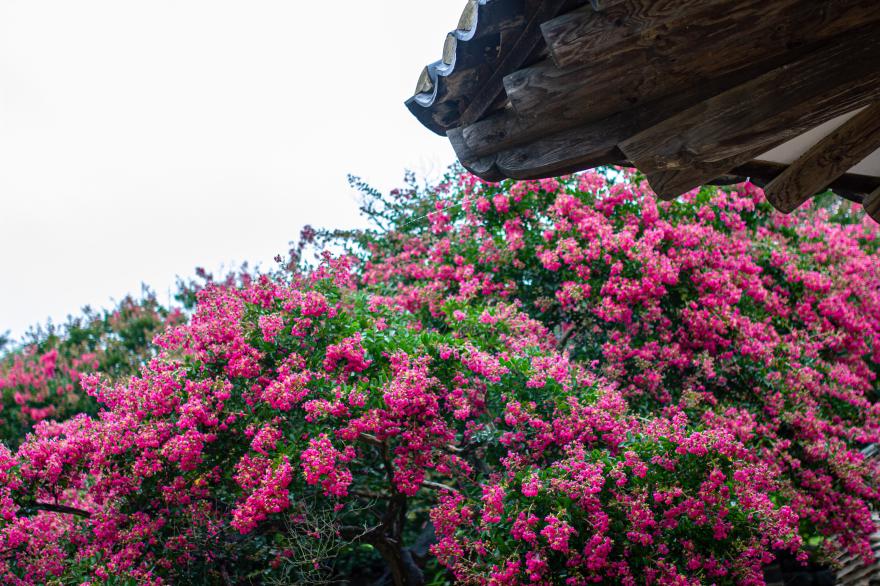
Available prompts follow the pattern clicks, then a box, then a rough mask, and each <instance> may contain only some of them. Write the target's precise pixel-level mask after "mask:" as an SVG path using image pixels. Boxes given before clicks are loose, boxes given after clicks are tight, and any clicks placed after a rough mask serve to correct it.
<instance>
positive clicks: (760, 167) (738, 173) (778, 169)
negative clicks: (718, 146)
mask: <svg viewBox="0 0 880 586" xmlns="http://www.w3.org/2000/svg"><path fill="white" fill-rule="evenodd" d="M787 168H788V165H785V164H783V163H775V162H773V161H762V160H755V161H749V162H748V163H745V164H743V165H740V166H738V167H735V168H734V169H731V170H730V172H729V174H728V175H722V176H720V177H717V178H715V179H713V180H712V181H711V183H717V184H719V185H727V184H730V183H740V182H742V181H745V180H746V179H749V180H750V181H751V182H752V183H754V184H755V185H758V186H760V187H762V188H763V187H764V186H765V185H767V184H768V183H770V182H771V181H773V180H774V179H776V178H777V177H779V175H781V174H782V172H783V171H785V170H786V169H787ZM725 178H727V179H730V180H726V179H725ZM878 187H880V176H878V177H874V176H871V175H862V174H859V173H847V174H845V175H841V176H840V177H838V178H837V179H835V180H834V181H832V182H831V184H829V185H828V189H831V190H832V191H834V192H835V193H837V194H838V195H840V196H841V197H843V198H845V199H848V200H850V201H854V202H856V203H862V200H864V198H865V197H866V196H867V194H869V193H871V192H872V191H874V190H875V189H877V188H878Z"/></svg>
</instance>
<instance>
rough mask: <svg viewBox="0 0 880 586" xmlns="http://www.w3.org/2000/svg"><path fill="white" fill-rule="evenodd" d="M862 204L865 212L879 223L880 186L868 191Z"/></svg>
mask: <svg viewBox="0 0 880 586" xmlns="http://www.w3.org/2000/svg"><path fill="white" fill-rule="evenodd" d="M862 205H863V206H865V213H867V214H868V215H869V216H871V218H872V219H873V220H874V221H875V222H877V223H880V187H878V188H877V189H875V190H874V191H872V192H871V193H869V194H868V195H867V197H865V200H864V202H863V203H862Z"/></svg>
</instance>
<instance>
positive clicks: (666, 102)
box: [447, 71, 755, 179]
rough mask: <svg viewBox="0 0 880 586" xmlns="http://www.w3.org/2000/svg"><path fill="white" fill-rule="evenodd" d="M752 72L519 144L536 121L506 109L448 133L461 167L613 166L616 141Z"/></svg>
mask: <svg viewBox="0 0 880 586" xmlns="http://www.w3.org/2000/svg"><path fill="white" fill-rule="evenodd" d="M754 76H755V74H754V72H752V71H741V72H739V73H736V74H732V75H729V76H725V77H723V78H721V79H719V80H713V81H712V82H710V83H706V84H697V85H693V86H689V87H687V88H683V90H682V91H680V92H676V93H674V94H672V95H670V96H667V97H665V98H662V99H660V100H656V101H654V102H651V103H649V104H642V105H640V106H638V107H636V108H632V109H628V110H625V111H623V112H618V113H615V114H612V115H611V116H609V117H606V118H604V119H602V120H597V121H591V122H587V123H585V124H584V123H580V124H578V123H574V122H573V123H572V124H571V127H570V128H567V129H565V130H563V131H561V132H556V133H553V134H550V135H548V136H539V137H538V138H537V139H533V140H531V141H528V142H525V143H524V144H520V143H521V142H522V141H521V140H519V138H520V137H521V136H522V135H523V134H528V133H529V131H530V130H531V129H532V128H533V125H534V124H535V123H536V122H539V121H534V120H529V119H526V120H524V119H522V118H519V117H518V116H517V115H516V113H515V112H513V111H512V110H510V109H507V110H504V111H502V112H499V113H498V114H496V115H494V116H491V117H489V118H486V119H484V120H481V121H480V122H477V123H476V124H474V125H471V126H467V127H464V128H461V129H455V130H450V131H448V132H447V135H448V136H449V139H450V141H451V142H452V143H453V148H454V149H455V151H456V154H457V155H458V157H459V159H460V160H461V161H462V163H463V164H464V165H465V167H468V165H473V166H474V168H483V167H484V166H485V165H486V164H487V163H486V160H487V158H488V157H493V167H492V168H493V169H494V172H497V173H502V174H503V175H504V176H505V177H511V178H516V179H532V178H535V177H541V176H548V175H549V174H550V170H551V169H557V170H559V169H563V170H565V171H564V172H566V173H568V172H573V171H576V170H581V169H586V168H590V167H595V166H598V165H603V164H609V163H614V164H617V163H622V162H623V161H625V160H626V156H625V155H623V153H621V152H620V149H619V148H618V147H617V145H618V143H620V142H622V141H624V140H626V139H628V138H629V137H631V136H633V135H635V134H638V133H639V132H641V131H642V130H645V129H647V128H649V127H651V126H653V125H655V124H658V123H660V122H662V121H663V120H664V119H666V118H667V117H668V116H669V112H680V111H682V110H684V109H686V108H689V107H691V106H693V105H694V104H698V103H700V102H703V101H704V100H706V99H708V98H711V97H712V96H715V95H717V94H719V93H721V92H722V91H723V90H726V89H730V88H731V87H735V86H736V85H739V84H740V83H744V82H746V81H748V80H750V79H752V78H753V77H754ZM453 134H454V137H453ZM477 161H482V163H477ZM468 168H471V167H468ZM477 174H478V175H479V174H480V173H477Z"/></svg>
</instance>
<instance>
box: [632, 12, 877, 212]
mask: <svg viewBox="0 0 880 586" xmlns="http://www.w3.org/2000/svg"><path fill="white" fill-rule="evenodd" d="M878 62H880V30H877V29H874V28H873V27H869V28H868V29H865V30H860V31H857V32H854V33H850V34H846V35H844V36H843V38H840V39H839V40H836V41H835V42H832V43H829V44H828V45H827V46H826V47H824V48H822V49H820V50H816V51H813V52H812V53H810V54H808V55H807V56H806V57H803V58H801V59H799V60H797V61H795V62H794V63H791V64H789V65H786V66H783V67H779V68H776V69H774V70H772V71H770V72H768V73H766V74H764V75H761V76H759V77H757V78H755V79H753V80H751V81H749V82H746V83H744V84H741V85H739V86H737V87H735V88H733V89H730V90H727V91H725V92H723V93H721V94H719V95H717V96H715V97H713V98H710V99H708V100H706V101H704V102H702V103H700V104H697V105H696V106H692V107H691V108H688V109H686V110H684V111H683V112H679V113H678V114H675V115H673V116H671V117H669V118H668V119H666V120H664V121H663V122H661V123H659V124H657V125H655V126H653V127H651V128H649V129H647V130H644V131H642V132H640V133H639V134H637V135H636V136H633V137H631V138H629V139H627V140H625V141H623V142H621V143H620V145H619V146H620V149H621V150H622V151H623V153H624V154H625V155H626V156H627V158H628V159H629V160H630V161H632V162H633V163H634V164H635V165H636V166H637V167H638V168H639V169H641V170H642V171H643V172H644V173H645V174H646V175H647V176H648V179H649V182H650V183H651V186H652V187H653V188H654V190H655V191H656V192H657V193H658V194H659V195H661V197H675V196H676V195H678V194H680V193H682V192H684V191H688V190H689V189H692V188H694V187H696V186H698V185H700V184H701V183H705V182H706V181H709V180H711V179H713V178H715V177H717V176H718V175H723V174H725V173H727V172H728V171H729V170H730V169H732V168H734V167H736V166H738V165H741V164H743V163H746V162H748V161H750V160H752V159H754V158H756V157H757V156H758V155H760V154H761V153H763V152H765V151H768V150H770V149H772V148H774V147H776V146H778V145H780V144H782V143H783V142H785V141H787V140H789V139H791V138H794V137H795V136H797V135H799V134H802V133H803V132H805V131H807V130H809V129H810V128H813V127H815V126H818V125H819V124H821V123H823V122H826V121H828V120H830V119H832V118H834V117H836V116H839V115H842V114H845V113H847V112H851V111H852V110H855V109H857V108H860V107H862V106H865V105H867V104H869V103H871V102H873V101H876V100H877V98H878V95H880V67H877V63H878Z"/></svg>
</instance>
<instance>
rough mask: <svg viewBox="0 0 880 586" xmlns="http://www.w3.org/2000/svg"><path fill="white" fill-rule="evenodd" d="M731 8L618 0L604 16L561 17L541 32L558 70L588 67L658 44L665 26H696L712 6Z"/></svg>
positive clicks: (705, 0)
mask: <svg viewBox="0 0 880 586" xmlns="http://www.w3.org/2000/svg"><path fill="white" fill-rule="evenodd" d="M732 4H733V3H732V2H730V0H727V1H725V0H655V1H653V2H646V1H645V0H619V1H618V2H616V3H614V4H613V5H611V6H604V7H603V9H602V11H601V12H602V13H601V14H597V11H596V10H593V9H591V8H590V7H584V8H581V9H578V10H573V11H571V12H568V13H566V14H562V15H560V16H558V17H556V18H554V19H553V20H549V21H547V22H545V23H544V24H542V25H541V32H542V33H543V35H544V40H545V41H546V43H547V49H548V50H549V52H550V56H551V57H552V58H553V62H554V63H555V64H556V66H557V67H560V68H563V67H569V66H574V65H578V64H581V65H585V64H588V63H590V62H592V61H595V60H597V59H602V58H603V56H604V55H606V54H609V53H611V52H613V51H615V50H619V48H620V47H621V46H624V45H628V44H632V43H633V42H634V41H639V42H653V41H656V39H657V37H658V36H659V35H660V34H662V32H663V31H662V30H660V26H661V25H663V24H665V23H669V22H671V21H675V22H679V23H682V22H683V23H685V24H686V23H688V22H690V23H693V22H694V20H695V16H696V17H699V15H700V12H706V9H707V8H709V7H711V6H713V5H722V6H724V5H727V7H728V8H729V6H730V5H732ZM701 9H702V10H701ZM666 28H667V29H668V28H670V27H669V26H667V27H666ZM672 28H675V27H672ZM677 28H682V25H680V24H679V25H678V27H677Z"/></svg>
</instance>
